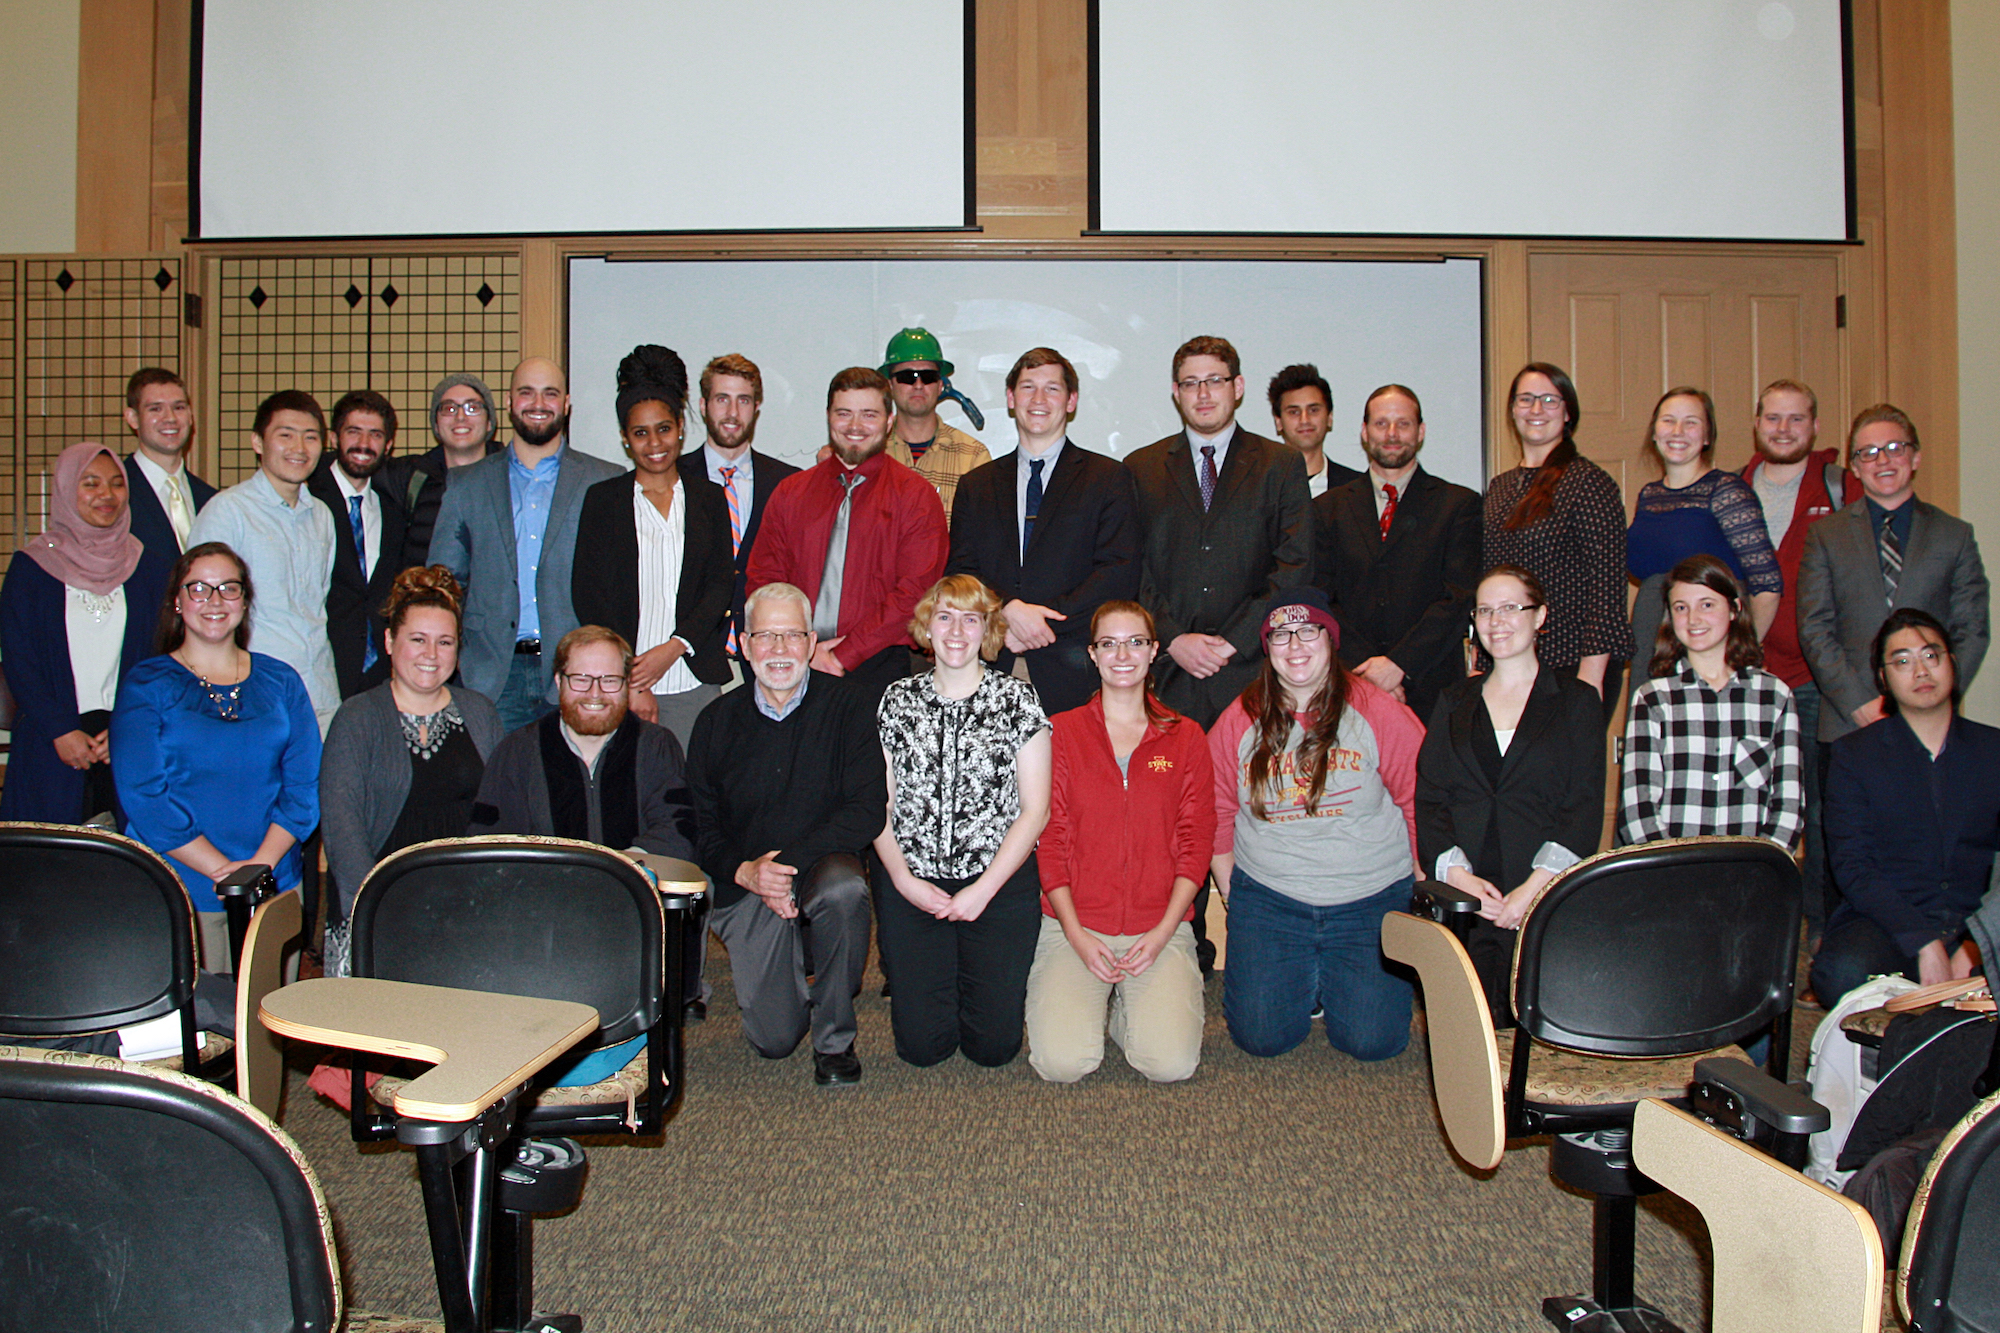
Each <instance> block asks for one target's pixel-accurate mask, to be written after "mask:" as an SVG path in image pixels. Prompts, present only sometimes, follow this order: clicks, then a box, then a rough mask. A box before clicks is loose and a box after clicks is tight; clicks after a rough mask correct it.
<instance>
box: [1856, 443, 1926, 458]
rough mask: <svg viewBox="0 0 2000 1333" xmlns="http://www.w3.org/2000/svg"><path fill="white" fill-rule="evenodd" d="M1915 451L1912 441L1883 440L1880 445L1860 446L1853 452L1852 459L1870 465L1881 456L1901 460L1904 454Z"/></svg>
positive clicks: (1915, 446)
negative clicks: (1884, 455)
mask: <svg viewBox="0 0 2000 1333" xmlns="http://www.w3.org/2000/svg"><path fill="white" fill-rule="evenodd" d="M1916 451H1917V445H1916V441H1914V440H1884V441H1883V442H1882V443H1880V444H1864V445H1862V446H1861V447H1860V448H1858V449H1856V450H1855V451H1854V453H1853V455H1852V457H1853V459H1854V461H1855V462H1857V463H1872V462H1874V461H1875V460H1876V459H1877V458H1879V457H1880V456H1881V455H1883V454H1887V455H1888V456H1889V457H1891V458H1901V457H1902V456H1903V455H1904V454H1914V453H1915V452H1916Z"/></svg>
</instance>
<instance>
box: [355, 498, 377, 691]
mask: <svg viewBox="0 0 2000 1333" xmlns="http://www.w3.org/2000/svg"><path fill="white" fill-rule="evenodd" d="M347 527H348V530H349V531H350V532H352V533H353V534H354V563H355V564H356V565H358V566H360V568H361V582H362V583H363V584H364V585H365V584H366V583H367V582H368V534H367V532H366V531H365V530H363V528H362V526H361V497H360V496H358V495H350V496H348V497H347ZM361 647H362V653H361V669H362V670H363V671H366V670H368V668H370V667H372V666H374V665H375V659H376V658H377V657H379V656H381V654H380V653H378V652H376V651H375V636H374V634H372V633H371V632H370V631H369V628H368V624H367V621H366V620H365V619H364V620H363V622H362V625H361Z"/></svg>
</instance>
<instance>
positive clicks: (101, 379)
mask: <svg viewBox="0 0 2000 1333" xmlns="http://www.w3.org/2000/svg"><path fill="white" fill-rule="evenodd" d="M16 299H17V300H18V301H19V302H20V303H21V305H22V307H23V316H24V317H23V319H22V322H21V338H22V345H21V348H20V354H21V361H22V368H21V373H22V388H23V392H22V394H21V397H20V402H21V411H22V414H23V419H22V420H21V421H20V422H19V423H17V424H18V427H19V429H18V431H17V432H16V433H15V435H14V438H16V439H18V440H19V441H20V444H19V449H20V454H19V456H18V462H17V466H16V468H15V476H16V477H17V478H18V480H17V481H16V483H15V485H16V486H17V487H18V489H17V491H16V492H15V508H14V513H15V515H16V540H17V541H20V540H24V539H25V538H27V537H29V536H32V535H34V534H35V533H37V532H40V531H41V530H42V528H43V527H44V526H45V525H46V523H47V521H48V507H47V506H48V497H47V491H48V474H49V471H50V469H51V468H53V467H54V466H55V459H56V455H58V454H60V453H61V452H62V451H63V450H64V449H66V448H68V447H69V446H70V445H72V444H75V443H76V442H77V441H78V440H102V441H103V442H104V443H105V444H108V445H110V446H111V448H112V449H114V450H115V451H117V452H119V453H123V452H125V448H124V445H125V436H126V430H125V422H124V418H123V416H122V409H123V408H124V406H125V398H124V395H125V380H126V378H127V377H128V376H130V375H131V373H132V372H133V371H134V370H137V369H138V368H139V367H141V366H165V367H167V368H168V369H169V370H179V369H180V368H181V261H180V260H178V259H81V258H72V259H26V260H23V261H21V276H20V289H19V292H18V295H17V297H16Z"/></svg>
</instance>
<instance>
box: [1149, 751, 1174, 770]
mask: <svg viewBox="0 0 2000 1333" xmlns="http://www.w3.org/2000/svg"><path fill="white" fill-rule="evenodd" d="M1146 767H1147V768H1150V769H1152V770H1153V771H1154V772H1155V773H1171V772H1173V771H1174V761H1173V760H1171V759H1169V758H1167V757H1166V756H1165V755H1163V754H1156V755H1154V756H1153V757H1152V758H1151V759H1148V760H1147V761H1146Z"/></svg>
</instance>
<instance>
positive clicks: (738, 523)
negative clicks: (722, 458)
mask: <svg viewBox="0 0 2000 1333" xmlns="http://www.w3.org/2000/svg"><path fill="white" fill-rule="evenodd" d="M722 494H723V498H725V499H727V500H728V501H729V554H730V556H731V557H732V558H733V557H735V556H736V555H737V554H738V553H739V552H740V551H741V550H742V549H743V508H742V506H741V505H739V504H737V502H736V469H735V468H733V467H726V468H724V469H722ZM729 651H730V652H732V653H733V652H735V651H736V626H735V624H734V623H731V625H730V626H729Z"/></svg>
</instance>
